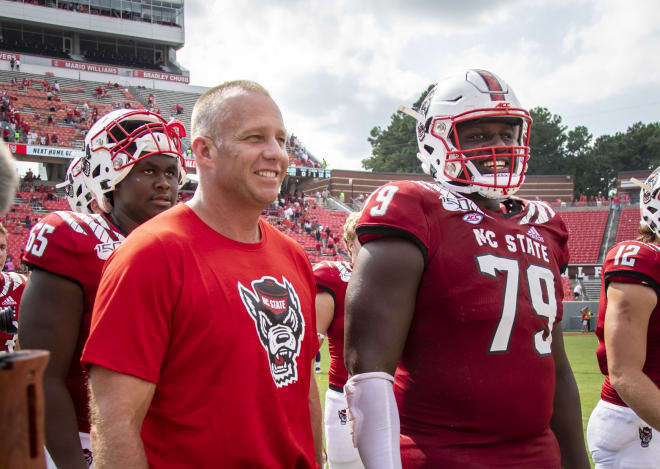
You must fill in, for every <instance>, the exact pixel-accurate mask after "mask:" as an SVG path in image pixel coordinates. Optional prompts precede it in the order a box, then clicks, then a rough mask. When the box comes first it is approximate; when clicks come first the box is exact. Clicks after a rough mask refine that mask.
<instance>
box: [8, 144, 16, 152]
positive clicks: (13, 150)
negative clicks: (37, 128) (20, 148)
mask: <svg viewBox="0 0 660 469" xmlns="http://www.w3.org/2000/svg"><path fill="white" fill-rule="evenodd" d="M9 149H10V150H11V152H12V153H16V145H9Z"/></svg>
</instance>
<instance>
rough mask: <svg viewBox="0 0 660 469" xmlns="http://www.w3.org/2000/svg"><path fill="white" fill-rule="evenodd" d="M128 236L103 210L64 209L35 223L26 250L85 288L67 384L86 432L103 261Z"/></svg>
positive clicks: (30, 259) (35, 263)
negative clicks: (85, 361) (92, 328)
mask: <svg viewBox="0 0 660 469" xmlns="http://www.w3.org/2000/svg"><path fill="white" fill-rule="evenodd" d="M123 240H124V236H123V235H122V234H121V233H120V232H119V230H118V229H117V228H116V227H115V226H114V225H113V224H112V223H111V222H110V220H109V219H107V218H106V217H105V216H103V215H84V214H81V213H74V212H68V211H58V212H53V213H50V214H48V215H46V216H45V217H44V218H42V219H41V220H39V223H37V224H36V225H34V226H33V227H32V229H31V230H30V236H29V237H28V240H27V244H26V246H25V253H24V254H23V260H24V261H25V262H27V263H28V264H29V265H30V266H31V267H33V268H39V269H43V270H46V271H48V272H51V273H54V274H57V275H60V276H62V277H66V278H68V279H70V280H71V281H72V282H75V283H77V284H78V285H80V287H81V288H82V292H83V303H84V304H83V315H82V318H81V320H80V331H79V332H78V341H77V343H76V348H75V350H74V353H73V357H72V360H71V366H70V367H69V373H68V375H67V383H66V384H67V388H68V389H69V393H70V394H71V398H72V400H73V404H74V406H75V409H76V418H77V419H78V430H79V431H81V432H84V433H89V430H90V428H89V416H88V413H89V404H88V398H87V373H86V372H85V371H84V370H83V368H82V367H81V365H80V356H81V354H82V349H83V346H84V345H85V341H86V340H87V335H88V334H89V325H90V322H91V318H92V307H93V306H94V297H95V296H96V290H97V288H98V286H99V282H100V280H101V271H102V269H103V264H104V263H105V260H106V259H107V258H108V256H110V253H111V252H112V251H113V250H114V249H115V248H116V247H117V246H118V245H119V244H120V243H121V242H122V241H123Z"/></svg>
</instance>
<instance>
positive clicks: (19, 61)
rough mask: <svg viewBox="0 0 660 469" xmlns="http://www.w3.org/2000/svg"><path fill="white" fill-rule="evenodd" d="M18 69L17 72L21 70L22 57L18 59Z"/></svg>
mask: <svg viewBox="0 0 660 469" xmlns="http://www.w3.org/2000/svg"><path fill="white" fill-rule="evenodd" d="M16 71H17V72H20V71H21V59H20V58H17V59H16Z"/></svg>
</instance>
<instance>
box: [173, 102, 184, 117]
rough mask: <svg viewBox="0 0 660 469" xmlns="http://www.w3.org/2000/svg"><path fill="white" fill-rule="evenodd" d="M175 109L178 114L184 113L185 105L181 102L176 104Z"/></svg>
mask: <svg viewBox="0 0 660 469" xmlns="http://www.w3.org/2000/svg"><path fill="white" fill-rule="evenodd" d="M174 109H175V110H176V113H177V115H179V114H183V106H182V105H181V104H177V105H176V106H174Z"/></svg>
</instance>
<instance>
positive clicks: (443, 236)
mask: <svg viewBox="0 0 660 469" xmlns="http://www.w3.org/2000/svg"><path fill="white" fill-rule="evenodd" d="M406 110H407V112H408V113H409V114H411V115H413V116H415V118H416V119H417V127H416V133H417V138H418V143H419V155H418V157H419V158H420V160H421V161H422V167H423V169H424V170H425V171H426V172H428V173H429V174H431V175H432V176H433V177H434V179H435V183H428V182H420V181H397V182H391V183H388V184H385V185H384V186H382V187H380V188H379V189H377V190H376V191H375V192H374V193H372V194H371V196H370V197H369V199H368V200H367V202H366V203H365V206H364V208H363V210H362V216H361V218H360V220H359V222H358V226H357V229H356V231H357V235H358V240H359V241H360V242H361V243H362V248H361V250H360V253H359V254H358V257H357V260H356V262H355V267H354V271H353V274H352V276H351V280H350V282H349V286H348V291H347V305H346V337H345V340H346V344H345V358H346V364H347V368H348V371H349V375H350V378H349V380H348V381H347V383H346V385H345V386H344V391H345V393H346V397H347V402H348V407H349V419H350V420H351V422H352V426H353V434H354V441H355V442H356V444H357V447H358V449H359V451H360V456H361V458H362V461H363V463H364V464H365V466H366V467H378V468H395V467H401V466H402V464H403V467H405V468H420V467H447V468H449V467H451V468H454V467H470V468H474V469H476V468H504V467H507V468H510V467H529V468H531V467H534V468H540V467H543V468H546V469H551V468H553V469H560V468H561V467H564V468H566V469H568V468H585V469H586V468H588V467H589V461H588V458H587V454H586V449H585V446H584V440H583V435H582V423H581V413H580V401H579V395H578V390H577V385H576V383H575V379H574V377H573V373H572V371H571V368H570V365H569V363H568V360H567V358H566V354H565V351H564V343H563V337H562V329H561V319H562V298H563V294H562V286H561V281H560V276H561V273H562V272H563V270H564V269H565V268H566V265H567V262H568V248H567V237H568V234H567V230H566V227H565V225H564V223H563V222H562V220H561V218H560V217H559V215H557V214H556V213H555V211H554V210H553V209H552V208H551V207H550V206H549V205H548V204H546V203H544V202H537V201H527V200H522V199H519V198H514V197H512V195H513V194H514V193H515V191H516V190H517V189H518V188H519V187H520V185H521V184H522V183H523V180H524V177H525V176H524V174H525V170H526V168H527V162H528V159H529V136H530V133H529V132H530V127H531V124H532V119H531V117H530V115H529V113H528V112H527V111H526V110H524V109H522V108H521V106H520V103H519V102H518V99H517V98H516V96H515V94H514V92H513V90H512V89H511V88H510V87H509V86H508V85H507V84H506V83H505V82H504V81H503V80H502V79H500V78H499V77H498V76H496V75H495V74H493V73H490V72H487V71H484V70H468V71H467V72H465V73H463V74H461V75H459V76H455V77H450V78H448V79H445V80H442V81H440V82H439V83H438V84H437V85H436V86H435V87H434V88H433V89H432V90H431V91H430V92H429V93H428V95H427V96H426V98H425V100H424V101H423V103H422V105H421V107H420V109H419V111H413V110H408V109H407V108H406ZM393 384H394V386H393ZM393 388H394V389H393Z"/></svg>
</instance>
